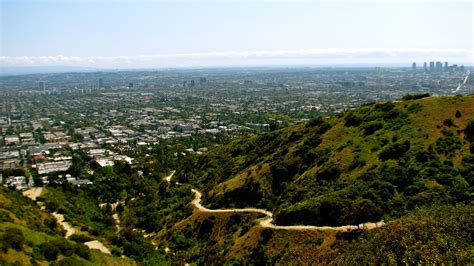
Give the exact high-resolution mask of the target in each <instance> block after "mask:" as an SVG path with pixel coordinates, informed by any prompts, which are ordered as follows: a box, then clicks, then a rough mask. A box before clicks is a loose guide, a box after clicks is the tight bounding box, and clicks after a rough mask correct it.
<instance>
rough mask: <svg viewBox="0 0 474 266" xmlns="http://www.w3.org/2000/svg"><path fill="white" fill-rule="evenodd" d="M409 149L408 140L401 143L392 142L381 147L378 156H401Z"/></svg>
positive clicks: (396, 157) (389, 157)
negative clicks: (383, 147)
mask: <svg viewBox="0 0 474 266" xmlns="http://www.w3.org/2000/svg"><path fill="white" fill-rule="evenodd" d="M409 149H410V141H408V140H407V141H405V142H403V143H394V144H392V145H390V146H387V147H386V148H385V149H383V150H382V151H381V152H380V154H379V157H380V159H381V160H388V159H398V158H401V157H403V156H404V155H405V153H406V152H407V151H408V150H409Z"/></svg>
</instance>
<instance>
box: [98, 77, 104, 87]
mask: <svg viewBox="0 0 474 266" xmlns="http://www.w3.org/2000/svg"><path fill="white" fill-rule="evenodd" d="M103 87H104V80H103V79H99V89H100V88H103Z"/></svg>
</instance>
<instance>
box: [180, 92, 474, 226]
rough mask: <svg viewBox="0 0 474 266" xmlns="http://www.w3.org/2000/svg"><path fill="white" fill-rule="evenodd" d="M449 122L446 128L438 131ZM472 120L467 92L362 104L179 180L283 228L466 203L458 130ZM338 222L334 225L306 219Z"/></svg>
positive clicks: (205, 161)
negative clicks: (267, 214)
mask: <svg viewBox="0 0 474 266" xmlns="http://www.w3.org/2000/svg"><path fill="white" fill-rule="evenodd" d="M456 110H460V111H461V114H462V116H461V117H456V116H455V112H456ZM447 118H450V119H452V121H453V122H454V125H453V126H447V125H445V124H444V121H445V120H446V119H447ZM472 118H474V96H473V95H470V96H465V97H429V98H423V99H419V100H414V101H413V100H412V101H400V102H393V103H379V104H372V105H366V106H362V107H360V108H358V109H356V110H352V111H348V112H346V113H344V114H341V115H337V116H331V117H327V118H324V119H320V120H317V119H316V120H313V121H312V122H309V123H306V124H298V125H296V126H292V127H289V128H284V129H281V130H278V131H274V132H270V133H266V134H263V135H258V136H251V137H247V138H243V139H238V140H235V141H233V142H231V143H229V144H228V145H224V146H222V147H218V148H216V149H214V150H211V151H210V152H209V153H208V154H207V155H205V156H204V157H202V158H199V159H198V160H197V161H195V163H194V165H193V166H192V167H189V168H188V169H184V170H181V171H180V172H178V173H177V178H178V179H180V180H181V181H182V182H190V183H193V184H194V185H196V186H198V187H200V188H201V189H202V190H204V192H205V203H207V205H209V206H211V207H226V206H227V207H230V206H238V207H246V206H252V207H265V208H269V209H273V210H274V211H275V212H276V214H277V215H276V216H277V221H278V222H280V223H282V224H298V223H308V222H310V223H315V224H343V223H350V222H352V219H353V218H352V217H349V216H351V214H352V213H354V212H355V211H357V210H360V209H362V213H363V214H364V212H365V213H367V212H372V214H373V215H372V216H373V217H374V219H375V218H377V217H380V216H381V215H386V214H391V215H400V214H401V213H402V212H404V211H406V210H409V209H412V208H414V207H416V206H423V205H426V204H431V203H436V202H439V203H455V202H460V201H464V202H469V201H470V200H471V199H472V196H470V195H472V181H473V180H472V179H473V177H472V172H473V171H472V170H473V163H472V160H470V159H469V158H470V156H471V157H472V154H471V153H470V151H469V143H468V142H467V141H465V140H464V134H463V132H462V129H464V128H465V127H466V124H467V122H468V120H469V119H472ZM443 132H444V133H443ZM449 132H451V133H449ZM408 142H409V143H408ZM407 143H408V146H407V145H405V144H407ZM430 146H431V147H430ZM463 158H464V159H463ZM455 187H457V190H456V189H454V188H455ZM460 192H462V193H461V194H463V196H462V197H461V198H456V195H457V194H459V193H460ZM464 194H466V195H464ZM362 199H367V200H370V202H368V201H362ZM338 202H339V203H338ZM341 202H342V203H341ZM338 204H339V206H337V205H338ZM340 205H345V206H350V207H349V210H346V211H344V210H342V209H343V208H344V206H340ZM361 206H362V207H361ZM328 209H329V210H332V209H336V210H337V211H336V213H330V211H329V213H328ZM337 215H338V216H341V217H342V218H340V219H320V220H314V219H313V220H311V219H312V217H314V216H337ZM343 216H344V217H343ZM292 217H303V218H301V219H293V218H292ZM305 217H307V218H305ZM309 220H311V221H309Z"/></svg>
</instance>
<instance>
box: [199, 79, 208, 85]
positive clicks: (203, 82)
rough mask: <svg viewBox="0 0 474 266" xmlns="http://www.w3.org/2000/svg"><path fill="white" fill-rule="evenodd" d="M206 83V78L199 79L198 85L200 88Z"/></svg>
mask: <svg viewBox="0 0 474 266" xmlns="http://www.w3.org/2000/svg"><path fill="white" fill-rule="evenodd" d="M206 82H207V79H206V78H199V85H201V86H202V85H204V84H206Z"/></svg>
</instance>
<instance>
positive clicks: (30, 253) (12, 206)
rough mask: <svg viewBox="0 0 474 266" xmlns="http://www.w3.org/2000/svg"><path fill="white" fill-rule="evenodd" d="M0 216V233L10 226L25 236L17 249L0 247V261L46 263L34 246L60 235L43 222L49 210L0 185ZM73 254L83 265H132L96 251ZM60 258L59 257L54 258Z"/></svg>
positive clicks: (0, 234) (48, 216) (48, 217)
mask: <svg viewBox="0 0 474 266" xmlns="http://www.w3.org/2000/svg"><path fill="white" fill-rule="evenodd" d="M0 216H1V220H0V236H3V234H4V233H5V231H6V230H8V229H10V228H18V229H20V230H21V232H22V233H23V235H24V237H25V244H24V245H23V248H22V249H21V250H15V249H12V248H9V249H7V250H6V252H4V251H1V250H0V262H1V263H2V264H3V263H6V264H8V263H14V262H16V261H18V262H20V264H21V265H28V264H30V263H31V260H34V261H36V262H37V263H39V264H41V265H48V262H47V261H46V260H45V259H44V258H43V257H42V256H41V255H40V254H37V253H35V252H34V249H35V248H37V247H38V246H39V245H40V244H41V243H43V242H46V241H51V240H58V239H62V238H63V236H62V235H61V233H60V231H59V230H58V228H56V230H54V231H53V230H51V229H49V228H48V227H47V226H46V225H45V224H44V221H45V220H47V219H54V218H53V217H52V216H51V215H50V214H49V213H47V212H44V211H41V210H40V209H39V207H38V206H37V205H36V204H35V203H34V202H33V201H31V200H29V199H27V198H25V197H23V196H22V195H21V194H20V193H19V192H16V191H10V190H9V189H6V188H3V187H2V188H0ZM74 257H75V259H76V260H79V261H81V263H82V264H83V265H99V264H100V265H124V264H125V265H132V264H133V262H132V261H131V260H128V259H121V258H118V257H114V256H111V255H107V254H103V253H101V252H99V251H97V250H91V258H90V259H89V260H85V259H82V258H80V257H78V256H77V255H74ZM63 258H64V257H63V256H60V257H59V258H58V261H59V260H61V259H63Z"/></svg>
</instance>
